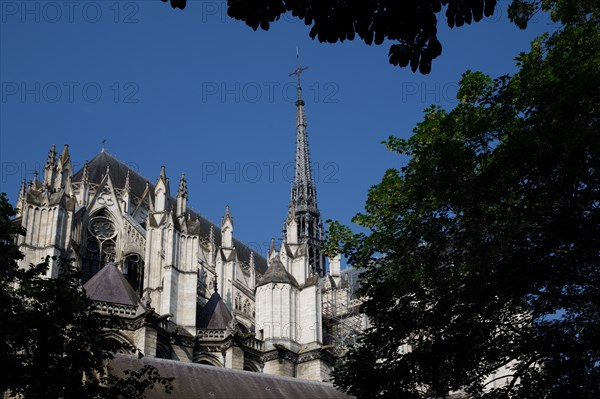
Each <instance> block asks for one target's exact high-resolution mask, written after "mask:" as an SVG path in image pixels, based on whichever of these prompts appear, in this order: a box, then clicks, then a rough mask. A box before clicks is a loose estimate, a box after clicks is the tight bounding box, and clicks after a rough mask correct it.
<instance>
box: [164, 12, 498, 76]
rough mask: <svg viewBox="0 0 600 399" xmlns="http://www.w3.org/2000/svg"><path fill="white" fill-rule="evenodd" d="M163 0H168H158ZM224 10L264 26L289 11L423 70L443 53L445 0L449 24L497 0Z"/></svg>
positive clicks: (315, 32)
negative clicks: (440, 24) (386, 46)
mask: <svg viewBox="0 0 600 399" xmlns="http://www.w3.org/2000/svg"><path fill="white" fill-rule="evenodd" d="M162 1H163V2H166V1H167V0H162ZM170 2H171V5H172V7H174V8H181V9H183V8H185V6H186V0H170ZM227 4H228V9H227V14H228V15H229V16H230V17H232V18H235V19H237V20H242V21H244V22H245V23H246V24H247V25H248V26H250V27H251V28H252V29H254V30H257V29H258V28H259V27H260V28H261V29H264V30H268V29H269V27H270V26H271V23H273V22H275V21H277V20H279V18H281V16H282V15H283V14H285V13H288V12H289V13H291V15H292V16H294V17H297V18H298V19H300V20H301V21H304V23H305V24H306V25H307V26H310V27H311V29H310V32H309V35H310V37H311V38H312V39H315V38H317V39H318V40H319V41H320V42H328V43H336V42H338V41H341V42H343V41H344V40H354V39H355V37H358V38H360V39H361V40H362V41H364V42H365V44H367V45H369V46H370V45H371V44H373V43H375V44H376V45H381V44H383V43H384V41H386V40H390V41H393V42H395V44H392V45H391V46H390V51H389V62H390V63H391V64H393V65H398V66H400V67H406V66H408V65H409V64H410V68H411V69H412V71H413V72H415V71H416V70H417V68H418V69H419V71H420V72H421V73H423V74H428V73H429V72H430V71H431V62H432V60H433V59H434V58H436V57H438V56H439V55H440V54H441V53H442V45H441V43H440V42H439V40H438V38H437V15H438V14H440V13H441V12H442V7H443V6H446V9H445V10H446V11H445V19H446V22H447V24H448V26H450V27H455V26H456V27H459V26H462V25H463V24H465V23H467V24H470V23H471V22H472V21H475V22H477V21H480V20H481V19H482V18H483V16H484V15H485V16H490V15H492V14H493V12H494V7H495V6H496V0H433V1H423V0H408V1H385V0H377V1H365V0H355V1H346V0H305V1H285V0H228V1H227Z"/></svg>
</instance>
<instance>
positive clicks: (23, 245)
mask: <svg viewBox="0 0 600 399" xmlns="http://www.w3.org/2000/svg"><path fill="white" fill-rule="evenodd" d="M297 72H301V70H299V71H298V70H297ZM298 77H299V73H298ZM306 126H307V123H306V116H305V111H304V102H303V100H302V90H301V87H300V81H299V80H298V99H297V102H296V170H295V178H294V182H293V184H292V193H291V201H290V204H289V208H288V214H287V217H286V218H285V222H284V229H283V240H282V245H281V247H280V248H279V249H277V248H275V245H274V243H273V244H272V246H271V248H270V250H269V253H268V256H267V258H265V257H263V256H261V255H260V254H259V253H256V252H255V251H253V250H252V249H251V248H249V247H248V246H246V245H244V243H243V242H241V241H239V240H237V239H236V238H235V237H234V234H233V232H234V218H233V216H232V213H231V211H230V209H229V208H228V207H226V208H225V212H224V215H223V217H222V220H221V223H220V225H215V224H213V223H211V222H210V221H208V220H207V219H205V218H204V217H203V216H202V215H201V214H199V213H198V212H196V211H194V210H192V209H190V208H188V206H187V202H188V192H187V181H186V178H185V176H184V175H182V176H181V177H180V179H179V181H178V184H177V186H176V193H175V196H172V194H171V193H172V192H173V191H175V190H173V191H172V190H171V186H170V181H169V178H168V177H167V172H166V170H165V167H164V166H163V167H162V168H161V170H160V172H159V174H158V178H157V179H156V180H155V183H154V184H152V183H151V182H150V181H148V180H147V179H146V178H145V177H143V176H140V175H139V174H138V173H136V172H135V171H134V170H132V169H131V168H130V167H128V166H127V165H126V164H125V163H123V162H121V161H119V160H118V159H117V158H115V157H114V156H112V155H111V154H109V153H108V152H106V151H104V150H103V151H102V152H100V153H99V154H98V155H96V156H95V157H94V158H93V159H92V160H90V161H89V162H86V164H85V165H84V167H83V168H82V169H81V170H78V171H74V170H73V168H72V162H71V157H70V154H69V147H68V146H67V145H65V146H64V148H63V149H62V151H61V152H60V153H57V152H56V149H55V147H54V146H53V147H52V149H51V150H50V152H49V154H48V159H47V161H46V164H45V167H44V170H43V176H41V177H38V176H37V175H35V176H34V179H33V181H31V182H28V183H26V182H23V184H22V186H21V189H20V192H19V197H18V201H17V204H16V206H17V208H18V211H19V213H18V216H17V218H16V220H15V222H16V223H20V224H21V225H22V226H23V227H24V228H25V229H26V235H25V236H23V237H20V238H19V241H18V244H19V246H20V249H21V251H22V252H23V253H24V255H25V258H24V259H23V260H22V266H24V267H26V265H28V264H30V263H37V262H40V261H41V260H42V259H43V258H44V257H45V256H56V257H64V258H68V259H72V260H73V262H75V264H76V265H77V266H78V267H80V268H81V272H82V280H83V281H82V282H83V284H84V288H85V290H86V292H87V294H88V296H89V297H90V298H91V299H93V300H94V301H95V304H96V306H97V309H98V311H99V312H100V313H102V314H113V315H118V316H119V317H120V318H121V319H122V320H124V322H125V323H124V325H123V327H122V328H121V329H119V330H118V331H107V333H106V334H107V335H108V336H109V337H110V338H111V339H115V340H121V341H126V342H129V343H131V344H133V345H135V346H137V347H138V348H139V349H140V350H142V352H143V353H144V354H145V356H150V357H158V358H166V359H173V360H178V361H182V362H195V363H201V364H208V365H213V366H217V367H226V368H232V369H241V370H248V371H254V372H264V373H270V374H275V375H281V376H291V377H298V378H304V379H312V380H319V381H327V380H328V379H329V373H330V371H331V370H332V368H333V366H334V364H335V361H336V357H337V355H339V353H340V352H341V351H343V347H344V345H345V344H346V343H347V342H348V340H349V339H352V337H354V336H355V335H356V334H357V333H358V332H359V331H360V330H361V329H362V328H364V325H365V323H366V321H365V319H364V317H363V316H361V315H360V314H359V313H358V302H357V301H356V300H355V299H353V298H352V290H353V285H354V284H353V283H352V274H351V273H349V272H347V271H343V272H342V271H340V261H339V258H336V259H331V260H329V262H328V265H329V268H328V270H327V267H326V264H327V262H326V258H325V256H324V255H323V253H322V250H321V241H322V238H323V223H322V219H321V215H320V212H319V209H318V207H317V189H316V186H315V183H314V180H313V178H312V175H311V166H310V158H309V149H308V148H309V146H308V139H307V132H306ZM174 188H175V187H174ZM255 241H258V242H261V241H264V240H263V237H257V238H256V240H255ZM58 273H59V263H58V261H55V262H53V263H52V264H51V267H50V269H49V271H48V277H49V278H52V277H56V276H57V275H58Z"/></svg>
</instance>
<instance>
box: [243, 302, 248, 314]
mask: <svg viewBox="0 0 600 399" xmlns="http://www.w3.org/2000/svg"><path fill="white" fill-rule="evenodd" d="M248 306H249V304H248V300H247V299H246V300H245V301H244V313H248Z"/></svg>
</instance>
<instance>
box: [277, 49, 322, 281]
mask: <svg viewBox="0 0 600 399" xmlns="http://www.w3.org/2000/svg"><path fill="white" fill-rule="evenodd" d="M297 55H298V54H297V53H296V56H297ZM306 69H308V67H301V66H300V63H298V64H297V67H296V69H295V70H294V72H292V73H290V76H292V75H296V76H297V77H298V98H297V100H296V173H295V176H294V181H293V183H292V193H291V201H290V208H289V210H288V218H287V220H286V223H285V226H284V234H285V238H284V239H285V242H287V243H288V244H303V245H306V254H307V255H308V257H309V259H308V263H309V267H310V269H311V273H314V274H319V275H322V274H323V272H324V258H323V254H322V253H321V241H322V238H323V236H322V232H323V222H322V221H321V214H320V212H319V209H318V208H317V190H316V186H315V182H314V180H313V177H312V172H311V165H310V151H309V148H308V133H307V131H306V126H307V123H306V114H305V112H304V100H302V86H301V85H300V75H301V74H302V72H303V71H305V70H306Z"/></svg>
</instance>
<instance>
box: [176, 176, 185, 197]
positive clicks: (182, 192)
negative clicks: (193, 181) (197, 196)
mask: <svg viewBox="0 0 600 399" xmlns="http://www.w3.org/2000/svg"><path fill="white" fill-rule="evenodd" d="M177 197H185V198H187V182H186V180H185V173H182V174H181V178H180V179H179V188H178V189H177Z"/></svg>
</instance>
